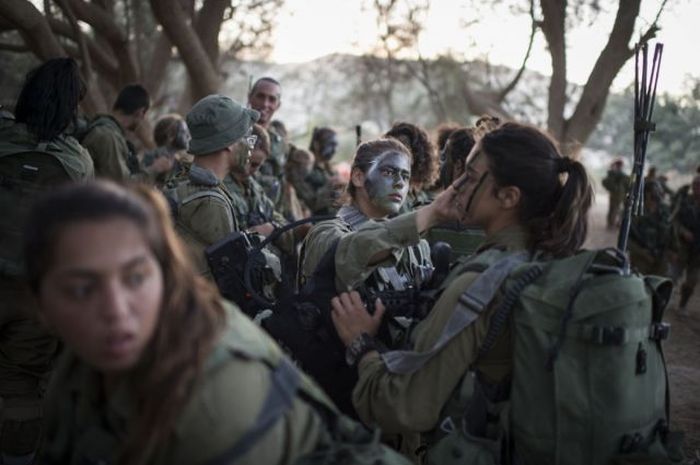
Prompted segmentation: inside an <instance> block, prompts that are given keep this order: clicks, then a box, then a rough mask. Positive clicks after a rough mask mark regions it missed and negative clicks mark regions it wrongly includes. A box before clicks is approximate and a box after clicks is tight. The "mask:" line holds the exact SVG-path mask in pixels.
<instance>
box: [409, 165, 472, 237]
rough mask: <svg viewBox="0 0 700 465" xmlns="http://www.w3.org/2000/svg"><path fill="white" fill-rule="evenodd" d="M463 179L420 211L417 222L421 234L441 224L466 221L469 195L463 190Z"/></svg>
mask: <svg viewBox="0 0 700 465" xmlns="http://www.w3.org/2000/svg"><path fill="white" fill-rule="evenodd" d="M461 179H462V178H460V179H458V180H457V181H455V182H454V183H452V184H451V185H450V186H449V187H448V188H447V189H445V190H444V191H442V192H441V193H440V195H438V196H437V197H435V200H433V201H432V203H430V204H429V205H427V206H425V207H422V208H420V209H418V213H417V217H416V221H417V226H418V231H419V232H423V231H426V230H428V229H430V228H432V227H433V226H435V225H437V224H440V223H445V222H450V221H459V222H462V221H463V220H464V216H465V206H466V202H467V197H468V195H467V193H465V192H464V189H461V184H460V180H461Z"/></svg>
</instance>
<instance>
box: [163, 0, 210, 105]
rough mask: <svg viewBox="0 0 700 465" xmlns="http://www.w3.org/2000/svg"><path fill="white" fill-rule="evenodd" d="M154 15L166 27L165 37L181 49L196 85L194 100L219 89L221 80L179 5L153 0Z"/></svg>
mask: <svg viewBox="0 0 700 465" xmlns="http://www.w3.org/2000/svg"><path fill="white" fill-rule="evenodd" d="M150 2H151V8H152V9H153V15H154V16H155V18H156V19H157V20H158V22H159V23H160V24H161V25H162V26H163V30H164V31H165V34H166V35H167V36H168V38H169V39H170V41H171V42H172V43H173V44H174V45H175V46H176V47H177V49H178V51H179V52H180V56H181V57H182V61H183V62H184V63H185V67H186V68H187V71H188V74H189V76H190V77H191V79H192V83H193V91H194V95H193V98H195V99H200V98H202V97H204V96H206V95H208V94H212V93H215V92H217V91H218V90H219V85H220V79H219V73H218V71H217V68H216V66H215V65H214V63H212V61H211V59H210V58H209V55H208V54H207V52H206V50H205V49H204V47H203V45H202V43H201V41H200V40H199V36H197V34H196V33H195V31H194V28H193V27H192V26H191V25H190V24H189V23H188V22H187V17H186V15H185V11H183V9H182V8H181V7H180V5H179V3H176V4H173V3H172V2H169V1H167V0H150Z"/></svg>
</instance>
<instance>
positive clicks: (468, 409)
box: [382, 249, 678, 465]
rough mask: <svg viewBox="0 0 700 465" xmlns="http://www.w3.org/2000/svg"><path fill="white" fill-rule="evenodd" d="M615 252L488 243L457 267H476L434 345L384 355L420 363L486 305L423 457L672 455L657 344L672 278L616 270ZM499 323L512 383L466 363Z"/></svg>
mask: <svg viewBox="0 0 700 465" xmlns="http://www.w3.org/2000/svg"><path fill="white" fill-rule="evenodd" d="M624 260H625V259H624V257H621V256H620V254H619V253H617V252H616V251H614V250H613V249H608V250H594V251H583V252H580V253H578V254H576V255H574V256H572V257H568V258H564V259H558V260H550V261H541V260H538V259H537V258H536V259H534V260H533V259H531V258H530V257H529V256H528V255H527V254H514V253H512V252H502V251H499V250H489V251H487V252H484V253H481V254H478V255H477V256H475V257H474V258H473V259H472V260H469V261H465V262H464V263H461V264H460V268H461V271H462V272H464V271H470V270H471V271H480V272H481V274H480V275H479V277H478V278H477V279H476V280H475V281H474V282H473V283H472V284H471V285H470V286H469V287H468V288H467V289H466V290H465V291H464V293H463V294H462V296H461V297H460V298H459V303H458V306H457V307H456V308H455V310H454V313H453V315H452V317H451V318H450V319H449V320H448V322H447V323H446V324H445V327H444V328H443V330H442V333H441V335H440V337H439V338H438V340H437V341H436V342H435V344H434V346H433V347H432V348H431V349H429V350H428V351H426V352H421V353H418V352H413V351H403V352H401V351H394V352H387V353H384V354H382V359H383V361H384V363H385V365H386V366H387V369H388V370H389V371H390V372H392V373H396V374H409V373H412V372H414V371H416V370H419V369H420V368H421V367H422V366H423V365H424V364H425V363H426V362H427V361H428V360H430V359H431V358H432V357H434V356H436V355H438V354H439V351H440V349H441V348H442V347H444V346H445V345H446V344H447V343H448V342H449V341H450V340H451V339H452V338H453V337H454V336H455V335H457V334H459V333H460V332H461V331H462V330H463V329H464V328H466V327H467V326H469V325H470V324H472V323H473V322H474V321H476V319H477V318H479V317H480V316H481V315H482V314H483V312H484V310H485V309H486V308H487V306H489V305H490V304H491V302H494V305H496V307H495V312H494V313H493V314H492V316H491V320H490V326H489V330H488V333H487V335H486V337H485V340H484V343H483V345H482V346H481V347H480V350H479V353H478V356H477V360H476V361H474V363H473V364H472V370H470V371H469V372H467V373H465V375H464V378H463V379H462V382H461V383H460V386H459V387H458V388H457V389H456V390H455V392H454V394H453V399H451V400H450V401H449V402H448V403H447V405H446V406H445V410H443V412H442V420H441V421H440V422H439V423H438V427H437V428H436V430H435V431H433V432H431V433H430V434H428V435H426V436H425V438H424V439H425V440H426V442H427V447H428V449H427V454H426V456H425V463H427V464H447V465H449V464H451V463H476V464H512V463H518V464H524V465H530V464H533V465H534V464H538V465H539V464H544V465H549V464H557V465H578V464H607V463H613V462H612V460H616V462H614V463H619V464H623V463H652V462H653V463H670V461H671V459H672V458H675V457H676V456H677V453H678V449H674V448H673V447H671V446H672V445H674V444H673V443H676V444H675V446H677V445H678V444H677V436H676V435H674V433H671V432H670V431H669V428H668V413H669V393H668V377H667V374H666V365H665V361H664V358H663V354H662V350H661V341H662V340H663V339H665V338H666V337H667V335H668V325H666V324H664V323H662V321H661V319H662V316H663V311H664V308H665V306H666V304H667V302H668V299H669V297H670V294H671V283H670V282H669V281H668V280H665V279H662V278H658V277H653V276H649V277H642V276H638V275H625V274H624V272H623V269H624ZM456 272H459V271H456ZM494 299H495V300H494ZM505 325H511V329H512V334H513V340H512V344H513V352H512V353H513V373H512V380H511V381H510V383H508V384H507V385H506V386H505V387H504V386H493V385H488V384H487V383H484V382H482V381H481V379H482V377H481V376H480V374H479V372H478V370H474V366H475V364H476V363H477V362H478V360H479V358H480V357H482V356H484V355H485V354H487V353H488V352H489V350H491V348H492V346H493V344H494V341H495V340H496V338H497V337H498V335H499V334H501V332H502V331H503V328H504V327H505ZM450 408H452V409H451V410H450ZM640 457H641V458H642V459H643V460H641V461H639V460H640ZM644 457H646V459H644ZM644 460H646V461H644Z"/></svg>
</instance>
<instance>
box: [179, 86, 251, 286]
mask: <svg viewBox="0 0 700 465" xmlns="http://www.w3.org/2000/svg"><path fill="white" fill-rule="evenodd" d="M186 119H187V126H188V127H189V129H190V134H191V137H192V139H191V140H190V143H189V152H190V153H191V154H192V155H194V161H193V163H192V167H191V168H190V171H189V174H188V177H187V179H186V180H184V181H183V182H181V183H180V184H178V186H177V187H175V188H174V189H171V190H170V191H168V192H167V195H168V197H170V198H171V200H172V201H173V203H175V210H176V212H175V216H176V218H175V228H176V230H177V231H178V232H179V233H180V234H181V236H182V237H183V239H184V240H185V242H186V243H187V245H188V246H189V248H190V251H191V252H192V256H193V258H194V261H195V265H196V266H197V269H198V270H199V271H200V273H202V274H204V275H205V276H208V277H211V273H210V271H209V266H208V265H207V261H206V258H205V256H204V249H206V247H208V246H210V245H212V244H214V243H215V242H217V241H219V240H220V239H223V238H224V237H226V235H227V234H229V233H232V232H234V231H238V230H239V225H238V220H237V218H236V214H235V210H234V208H233V197H232V195H231V193H230V192H229V190H228V189H227V188H226V186H225V185H224V184H223V182H222V181H223V179H224V178H225V177H226V175H227V174H228V173H229V172H230V171H231V170H232V169H234V168H235V167H244V166H246V165H247V164H248V161H249V158H250V150H251V146H254V145H255V141H254V140H253V139H254V136H252V135H251V128H252V126H253V124H254V123H255V121H256V120H257V119H258V112H257V111H255V110H251V109H248V108H245V107H243V106H241V105H240V104H239V103H237V102H235V101H233V100H231V99H230V98H228V97H225V96H223V95H209V96H207V97H204V98H203V99H202V100H200V101H199V102H197V103H196V104H195V105H194V106H193V107H192V109H191V110H190V112H189V113H188V114H187V118H186Z"/></svg>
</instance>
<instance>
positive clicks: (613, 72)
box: [562, 0, 641, 146]
mask: <svg viewBox="0 0 700 465" xmlns="http://www.w3.org/2000/svg"><path fill="white" fill-rule="evenodd" d="M640 3H641V0H620V4H619V7H618V10H617V16H616V18H615V25H614V26H613V30H612V32H611V33H610V37H609V38H608V43H607V44H606V45H605V48H604V49H603V51H602V52H601V54H600V56H599V57H598V60H597V61H596V63H595V66H593V71H591V74H590V76H589V77H588V80H587V81H586V84H585V86H584V88H583V93H582V94H581V98H580V99H579V102H578V104H577V105H576V110H575V111H574V114H573V115H572V116H571V118H570V119H569V121H568V123H567V125H566V131H565V132H564V135H563V137H562V142H564V143H565V144H567V145H572V144H573V145H574V146H580V145H582V144H583V143H585V142H586V140H588V138H589V137H590V135H591V134H592V133H593V131H594V130H595V127H596V125H597V124H598V123H599V122H600V119H601V117H602V115H603V110H604V109H605V102H606V101H607V98H608V95H609V94H610V86H611V85H612V82H613V80H614V79H615V76H617V74H618V73H619V72H620V69H621V68H622V66H623V65H624V64H625V62H627V60H629V58H630V57H631V56H632V54H633V53H634V51H633V50H632V49H630V48H629V46H628V44H629V42H630V39H631V38H632V34H633V33H634V22H635V19H636V18H637V15H638V14H639V6H640Z"/></svg>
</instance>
